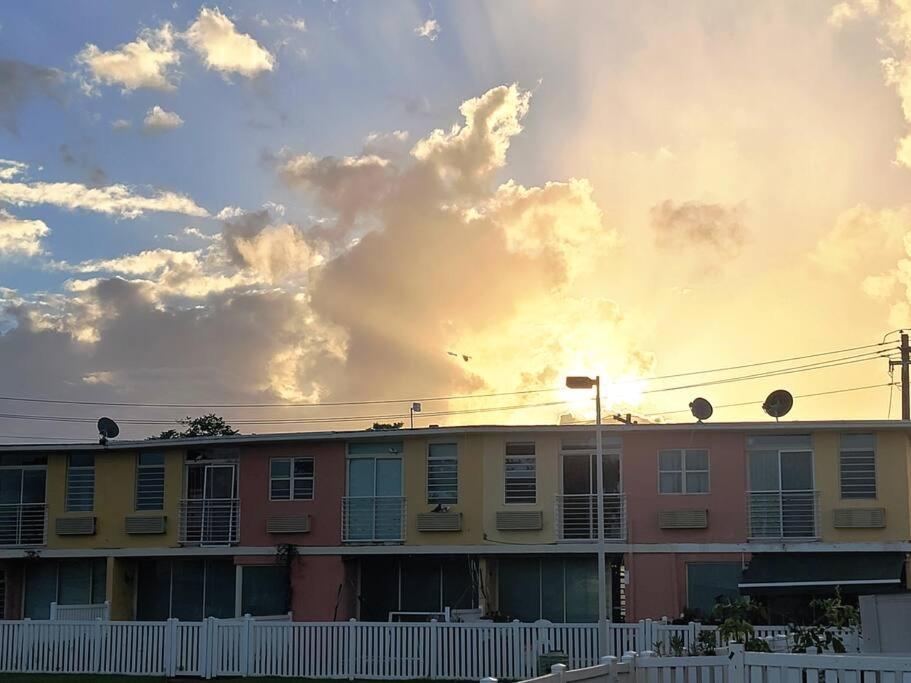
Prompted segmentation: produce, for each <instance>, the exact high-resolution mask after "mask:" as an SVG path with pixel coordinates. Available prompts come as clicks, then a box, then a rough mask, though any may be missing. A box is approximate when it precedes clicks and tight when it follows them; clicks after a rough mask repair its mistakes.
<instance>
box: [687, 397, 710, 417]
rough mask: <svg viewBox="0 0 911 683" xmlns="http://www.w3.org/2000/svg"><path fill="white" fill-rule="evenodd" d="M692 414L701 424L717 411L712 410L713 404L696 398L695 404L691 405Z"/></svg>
mask: <svg viewBox="0 0 911 683" xmlns="http://www.w3.org/2000/svg"><path fill="white" fill-rule="evenodd" d="M690 412H691V413H692V414H693V417H695V418H696V419H697V420H698V421H699V422H702V421H703V420H708V419H709V418H710V417H711V416H712V413H713V412H715V411H714V409H713V408H712V404H711V403H709V402H708V400H707V399H704V398H702V397H700V398H694V399H693V402H692V403H690Z"/></svg>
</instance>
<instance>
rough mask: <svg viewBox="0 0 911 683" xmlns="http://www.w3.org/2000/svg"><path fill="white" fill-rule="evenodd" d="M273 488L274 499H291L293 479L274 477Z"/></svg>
mask: <svg viewBox="0 0 911 683" xmlns="http://www.w3.org/2000/svg"><path fill="white" fill-rule="evenodd" d="M271 490H272V500H289V499H290V498H291V480H290V479H273V480H272V486H271Z"/></svg>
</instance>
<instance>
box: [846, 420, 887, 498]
mask: <svg viewBox="0 0 911 683" xmlns="http://www.w3.org/2000/svg"><path fill="white" fill-rule="evenodd" d="M843 436H845V435H844V434H842V435H840V436H839V443H838V498H839V500H874V501H875V500H878V499H879V477H878V476H877V471H878V469H879V468H878V467H877V466H876V462H877V460H878V458H877V457H876V435H875V434H870V435H869V436H870V438H871V439H872V441H873V445H872V447H870V448H859V447H856V446H854V447H847V448H846V447H844V446H842V445H841V437H843ZM851 436H867V435H863V434H852V435H851ZM845 453H872V454H873V495H872V496H845V491H844V485H845V484H844V478H843V475H844V472H843V470H842V468H843V463H842V456H843V455H844V454H845Z"/></svg>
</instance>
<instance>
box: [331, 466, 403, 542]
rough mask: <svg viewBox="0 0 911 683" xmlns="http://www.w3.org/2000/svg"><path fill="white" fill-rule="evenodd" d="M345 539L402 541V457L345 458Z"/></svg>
mask: <svg viewBox="0 0 911 683" xmlns="http://www.w3.org/2000/svg"><path fill="white" fill-rule="evenodd" d="M346 513H347V514H346V518H345V539H346V540H351V541H398V540H402V521H403V518H402V459H401V458H371V457H356V458H349V459H348V497H347V500H346Z"/></svg>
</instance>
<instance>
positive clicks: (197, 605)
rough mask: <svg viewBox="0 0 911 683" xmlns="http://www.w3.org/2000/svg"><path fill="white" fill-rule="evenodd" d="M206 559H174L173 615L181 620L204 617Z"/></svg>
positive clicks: (197, 619) (195, 619) (193, 619)
mask: <svg viewBox="0 0 911 683" xmlns="http://www.w3.org/2000/svg"><path fill="white" fill-rule="evenodd" d="M204 565H205V562H204V560H174V563H173V565H172V566H173V578H172V587H171V616H172V617H176V618H177V619H180V620H181V621H199V620H200V619H202V618H203V609H202V600H203V595H204V593H203V591H204V589H205V568H204Z"/></svg>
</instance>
